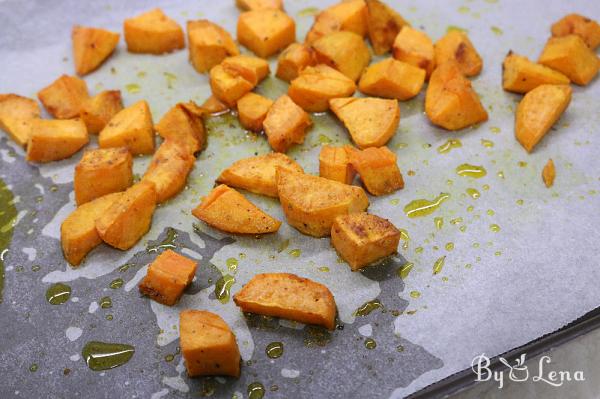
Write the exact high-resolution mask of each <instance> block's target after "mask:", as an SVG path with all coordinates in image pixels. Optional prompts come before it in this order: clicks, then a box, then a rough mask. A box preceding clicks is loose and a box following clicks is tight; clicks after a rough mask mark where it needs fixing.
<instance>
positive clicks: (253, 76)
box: [221, 55, 270, 85]
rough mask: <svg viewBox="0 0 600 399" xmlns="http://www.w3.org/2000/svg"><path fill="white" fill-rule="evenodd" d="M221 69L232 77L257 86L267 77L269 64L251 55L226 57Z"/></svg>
mask: <svg viewBox="0 0 600 399" xmlns="http://www.w3.org/2000/svg"><path fill="white" fill-rule="evenodd" d="M221 65H222V66H223V68H225V69H226V70H227V71H230V72H231V73H232V74H234V75H240V76H242V77H243V78H244V79H246V80H247V81H248V82H251V83H252V84H253V85H257V84H258V83H260V82H261V81H262V80H263V79H264V78H266V77H267V76H269V72H270V68H269V63H268V62H267V61H266V60H264V59H262V58H258V57H253V56H251V55H235V56H233V57H227V58H225V59H224V60H223V62H221Z"/></svg>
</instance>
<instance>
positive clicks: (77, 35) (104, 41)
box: [71, 25, 119, 76]
mask: <svg viewBox="0 0 600 399" xmlns="http://www.w3.org/2000/svg"><path fill="white" fill-rule="evenodd" d="M71 40H72V41H73V62H74V63H75V72H76V73H77V75H79V76H83V75H87V74H88V73H90V72H92V71H94V70H96V69H97V68H98V67H99V66H100V65H102V63H103V62H104V61H105V60H106V59H107V58H108V57H109V56H110V55H111V54H112V52H113V51H114V49H115V47H117V43H119V34H118V33H115V32H111V31H108V30H106V29H100V28H89V27H85V26H79V25H76V26H74V27H73V31H72V32H71Z"/></svg>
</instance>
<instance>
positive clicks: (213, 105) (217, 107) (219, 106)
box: [200, 95, 229, 115]
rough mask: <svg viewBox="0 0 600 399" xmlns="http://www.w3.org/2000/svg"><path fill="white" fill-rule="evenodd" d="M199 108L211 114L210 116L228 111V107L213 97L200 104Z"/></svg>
mask: <svg viewBox="0 0 600 399" xmlns="http://www.w3.org/2000/svg"><path fill="white" fill-rule="evenodd" d="M200 108H202V109H203V110H204V111H206V112H208V113H209V114H212V115H218V114H221V113H223V112H227V111H229V107H228V106H227V104H223V103H222V102H221V100H219V99H218V98H217V97H215V96H214V95H213V96H210V97H208V98H207V99H206V101H204V102H203V103H202V105H201V106H200Z"/></svg>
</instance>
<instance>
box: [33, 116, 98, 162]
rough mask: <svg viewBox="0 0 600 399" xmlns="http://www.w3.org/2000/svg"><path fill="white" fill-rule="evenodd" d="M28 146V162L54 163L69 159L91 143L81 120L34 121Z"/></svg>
mask: <svg viewBox="0 0 600 399" xmlns="http://www.w3.org/2000/svg"><path fill="white" fill-rule="evenodd" d="M30 125H31V131H30V135H29V142H28V144H27V160H28V161H30V162H52V161H59V160H61V159H65V158H69V157H70V156H71V155H73V154H75V153H76V152H77V151H79V150H80V149H81V148H83V146H85V145H86V144H87V143H88V142H89V137H88V133H87V130H86V129H85V124H84V123H83V122H82V121H81V120H80V119H74V120H45V119H32V120H31V121H30Z"/></svg>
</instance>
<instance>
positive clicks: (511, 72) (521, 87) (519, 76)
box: [502, 51, 571, 93]
mask: <svg viewBox="0 0 600 399" xmlns="http://www.w3.org/2000/svg"><path fill="white" fill-rule="evenodd" d="M570 82H571V81H570V80H569V78H568V77H566V76H565V75H563V74H562V73H560V72H558V71H555V70H554V69H550V68H548V67H546V66H544V65H541V64H536V63H535V62H533V61H530V60H529V59H528V58H527V57H523V56H520V55H517V54H514V53H513V52H512V51H511V52H509V53H508V54H507V55H506V58H504V63H503V64H502V87H503V88H504V90H507V91H512V92H515V93H527V92H528V91H530V90H533V89H535V88H536V87H538V86H539V85H543V84H554V85H568V84H569V83H570Z"/></svg>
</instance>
